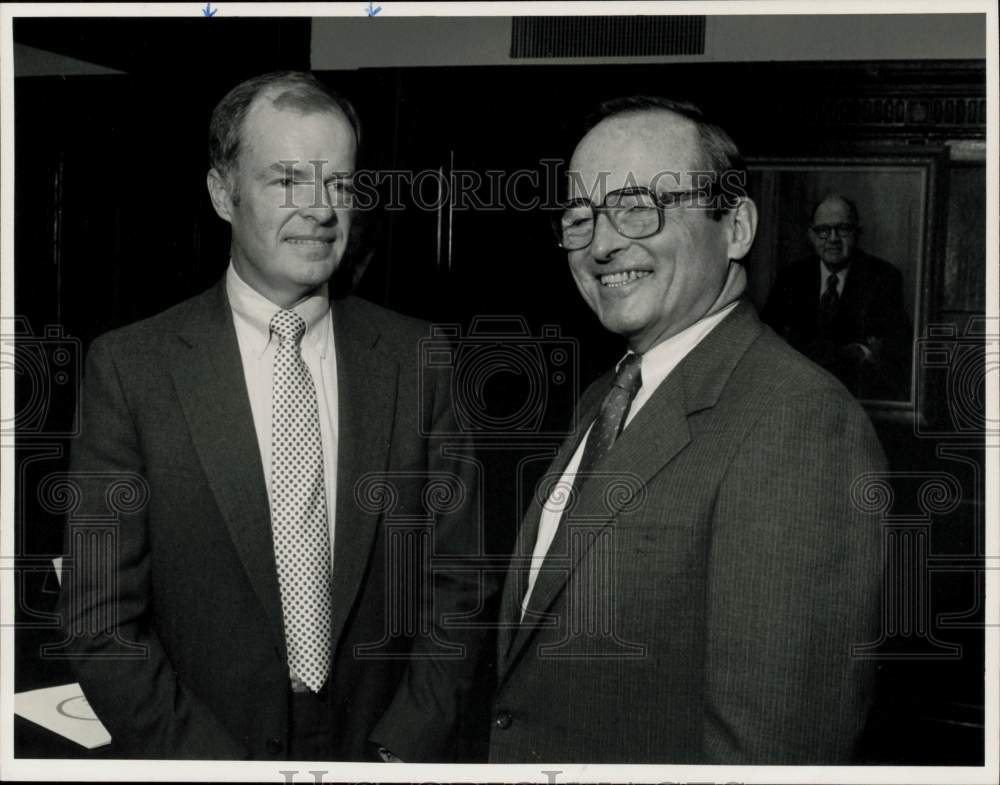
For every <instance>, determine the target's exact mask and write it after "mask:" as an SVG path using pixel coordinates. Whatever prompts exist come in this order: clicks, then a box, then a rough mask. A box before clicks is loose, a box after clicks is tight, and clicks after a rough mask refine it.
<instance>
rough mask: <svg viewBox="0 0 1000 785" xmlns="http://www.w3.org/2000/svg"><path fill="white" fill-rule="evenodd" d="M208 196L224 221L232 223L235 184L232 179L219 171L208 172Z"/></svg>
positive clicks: (210, 170) (211, 170)
mask: <svg viewBox="0 0 1000 785" xmlns="http://www.w3.org/2000/svg"><path fill="white" fill-rule="evenodd" d="M207 182H208V195H209V197H210V198H211V200H212V207H214V208H215V212H216V214H217V215H218V216H219V218H221V219H222V220H223V221H227V222H232V218H233V187H234V186H233V183H232V181H231V180H230V178H228V177H225V176H224V175H222V174H220V173H219V171H218V170H217V169H214V168H212V169H209V170H208V179H207Z"/></svg>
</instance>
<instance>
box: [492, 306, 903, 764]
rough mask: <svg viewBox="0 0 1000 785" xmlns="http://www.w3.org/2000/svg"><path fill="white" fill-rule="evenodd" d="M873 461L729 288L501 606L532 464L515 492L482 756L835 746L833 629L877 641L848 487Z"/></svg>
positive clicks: (586, 415)
mask: <svg viewBox="0 0 1000 785" xmlns="http://www.w3.org/2000/svg"><path fill="white" fill-rule="evenodd" d="M610 378H611V375H610V374H608V375H607V376H605V377H603V378H602V379H600V380H598V381H597V382H596V383H595V384H594V385H593V386H591V387H590V388H589V389H588V390H587V392H586V393H585V394H584V396H583V398H582V399H581V403H580V412H581V416H580V418H579V420H578V421H579V422H580V423H582V424H587V423H589V422H590V421H591V420H592V419H593V417H594V415H595V414H596V411H597V407H598V405H599V403H600V400H601V399H602V397H603V396H604V394H605V392H606V390H607V386H608V384H609V382H610ZM581 435H582V434H578V435H577V436H576V437H575V438H570V439H568V440H567V441H566V443H565V444H564V445H563V447H562V450H561V452H560V454H559V455H558V456H557V457H556V459H555V461H554V462H553V464H552V466H551V468H550V472H549V475H548V476H547V478H546V479H547V480H552V479H553V478H558V477H559V476H560V475H561V474H562V472H563V470H564V468H565V466H566V464H567V462H568V461H569V459H570V457H571V456H572V454H573V451H574V449H575V448H576V445H577V443H578V440H579V438H580V436H581ZM885 466H886V464H885V457H884V454H883V452H882V449H881V446H880V444H879V441H878V439H877V437H876V435H875V432H874V430H873V429H872V426H871V424H870V423H869V420H868V417H867V416H866V415H865V412H864V411H863V410H862V409H861V407H860V406H859V405H858V404H857V403H856V402H855V400H854V399H853V398H852V397H851V395H850V394H849V393H848V392H847V390H845V389H844V387H843V386H842V385H841V384H840V383H839V382H837V381H836V380H835V379H834V378H833V377H832V376H831V375H829V374H828V373H826V372H825V371H823V370H821V369H820V368H818V367H817V366H815V365H813V364H812V363H811V362H809V361H808V360H806V359H805V358H804V357H803V356H802V355H800V354H799V353H797V352H796V351H795V350H793V349H791V348H790V347H789V346H788V345H787V344H786V343H785V342H784V341H782V340H781V339H780V338H778V337H777V336H776V335H775V334H774V333H773V332H772V331H771V330H770V329H769V328H767V327H764V326H763V325H762V324H761V323H760V321H759V320H758V318H757V315H756V312H755V311H754V309H753V307H752V306H751V305H749V304H748V303H741V304H740V305H739V306H738V307H737V309H736V310H735V311H734V312H733V313H732V314H730V315H729V316H728V317H727V318H726V319H725V320H724V321H723V322H722V323H721V324H720V325H719V326H718V327H717V328H716V329H715V330H714V331H713V332H712V333H710V334H709V335H708V336H707V337H706V338H705V339H704V340H703V341H702V343H701V344H699V345H698V346H697V347H696V348H695V349H694V350H693V351H692V352H691V353H690V354H689V355H688V356H687V357H686V358H685V359H684V360H683V361H682V362H681V363H680V365H678V367H677V368H676V369H675V370H674V371H673V372H672V373H671V374H670V375H669V376H668V377H667V379H666V380H665V381H664V382H663V383H662V385H661V386H660V387H659V388H658V389H657V391H656V392H655V394H654V395H653V397H652V398H650V400H649V401H648V402H647V403H646V405H645V406H644V407H643V408H642V409H641V410H640V411H639V413H638V414H637V415H636V416H635V418H634V419H633V421H632V422H631V423H630V424H629V426H628V428H626V430H625V431H624V432H623V433H622V435H621V436H620V437H619V439H618V441H617V442H616V443H615V446H614V447H613V448H612V450H611V452H610V453H609V454H608V455H607V456H606V457H605V459H604V460H603V461H601V462H600V463H598V464H597V465H596V466H595V467H594V475H593V476H592V477H591V478H590V479H589V480H588V481H587V483H586V484H585V485H584V486H583V489H582V492H581V493H580V494H579V495H578V497H577V498H576V499H575V501H573V502H571V505H570V507H569V508H568V509H567V512H566V513H565V514H564V516H563V519H562V523H561V525H560V528H559V531H558V533H557V535H556V538H555V540H554V542H553V544H552V546H551V548H550V550H549V553H548V557H547V560H546V562H545V564H544V565H543V567H542V571H541V573H540V575H539V577H538V580H537V583H536V584H535V588H534V590H533V592H532V595H531V601H530V605H529V608H528V612H527V615H526V616H525V618H524V620H523V621H520V611H519V607H518V605H519V598H518V589H517V584H518V581H517V571H518V569H525V568H526V567H527V565H528V560H529V559H530V554H531V551H532V548H533V545H534V533H533V532H534V530H535V528H536V527H535V525H534V524H535V523H536V522H537V518H538V516H539V513H540V509H541V507H540V503H541V502H540V500H544V499H546V498H547V490H546V488H545V487H544V486H545V484H546V483H545V481H544V480H543V482H542V483H541V485H540V488H539V489H538V491H537V492H536V493H535V495H534V499H533V501H532V502H531V504H530V506H529V508H528V511H527V513H526V516H525V525H524V526H523V527H522V535H521V538H520V541H519V542H518V544H517V546H516V550H515V555H514V559H513V560H512V562H511V568H510V570H509V572H508V576H507V581H506V587H505V590H504V597H503V602H502V611H501V620H500V621H501V630H500V634H499V652H498V689H497V692H496V697H495V701H494V706H493V720H492V733H491V743H490V758H491V760H493V761H496V762H542V761H544V762H552V763H559V762H597V763H613V762H636V763H679V764H683V763H687V764H695V763H703V764H758V763H759V764H814V763H815V764H818V763H823V764H831V763H843V762H849V761H850V760H851V757H852V754H853V751H854V749H855V745H856V742H857V739H858V737H859V734H860V732H861V730H862V728H863V725H864V722H865V718H866V714H867V710H868V705H869V693H870V688H871V676H872V673H873V669H872V668H871V666H870V664H869V663H866V662H865V661H864V660H863V659H860V658H858V657H855V656H852V647H854V646H860V645H863V644H865V643H868V642H872V641H874V640H876V639H877V637H878V636H877V629H878V619H879V615H878V614H879V607H880V579H881V557H880V524H879V521H878V520H877V518H875V517H874V516H873V515H871V514H869V513H867V512H866V511H865V510H864V506H863V499H862V497H863V495H864V494H863V491H862V488H863V487H864V483H865V481H866V478H869V477H871V476H872V475H873V474H876V473H879V472H882V471H884V469H885Z"/></svg>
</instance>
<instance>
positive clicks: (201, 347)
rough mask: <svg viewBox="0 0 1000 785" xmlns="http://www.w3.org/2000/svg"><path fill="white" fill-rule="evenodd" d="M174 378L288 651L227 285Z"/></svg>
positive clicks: (193, 331) (202, 306)
mask: <svg viewBox="0 0 1000 785" xmlns="http://www.w3.org/2000/svg"><path fill="white" fill-rule="evenodd" d="M178 339H179V343H180V344H181V345H180V347H179V352H178V354H177V355H176V356H174V357H172V358H171V360H170V363H171V366H170V372H171V375H172V377H173V380H174V385H175V387H176V390H177V395H178V398H179V400H180V403H181V407H182V409H183V410H184V415H185V418H186V419H187V425H188V428H189V430H190V433H191V439H192V441H193V442H194V446H195V450H196V451H197V453H198V456H199V458H200V460H201V465H202V469H203V470H204V472H205V476H206V477H207V478H208V484H209V487H210V488H211V489H212V493H213V494H214V495H215V499H216V502H217V503H218V505H219V509H220V511H221V512H222V517H223V519H224V520H225V522H226V526H227V527H228V529H229V534H230V537H231V538H232V540H233V544H234V545H235V546H236V551H237V553H238V554H239V558H240V561H241V562H242V563H243V567H244V569H245V570H246V573H247V576H248V577H249V579H250V583H251V585H252V586H253V589H254V592H255V593H256V595H257V598H258V599H259V600H260V604H261V607H262V608H263V609H264V617H265V619H266V620H267V623H268V626H269V627H270V629H271V631H272V634H273V635H274V638H275V640H276V642H277V643H278V645H279V647H280V650H281V651H282V655H283V656H284V651H285V635H284V621H283V618H282V613H281V595H280V590H279V588H278V577H277V570H276V567H275V561H274V545H273V542H272V539H271V517H270V507H269V504H268V500H267V489H266V485H265V478H264V469H263V467H262V465H261V460H260V450H259V447H258V445H257V432H256V430H255V429H254V422H253V413H252V411H251V409H250V398H249V396H248V394H247V389H246V378H245V376H244V373H243V363H242V360H241V359H240V350H239V344H238V342H237V338H236V328H235V326H234V325H233V320H232V316H231V313H230V309H229V303H228V300H227V298H226V294H225V282H224V280H223V281H222V282H220V283H219V284H217V285H216V286H214V287H213V288H212V289H210V290H209V291H207V292H206V293H205V294H204V295H202V297H201V298H200V299H199V300H198V301H196V303H195V305H194V308H193V310H192V313H191V316H190V317H189V319H188V321H187V323H186V324H185V325H184V327H183V328H182V330H181V331H180V332H179V333H178Z"/></svg>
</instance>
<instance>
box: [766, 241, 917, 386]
mask: <svg viewBox="0 0 1000 785" xmlns="http://www.w3.org/2000/svg"><path fill="white" fill-rule="evenodd" d="M819 270H820V266H819V259H817V258H816V257H815V256H810V257H809V258H807V259H801V260H799V261H798V262H795V263H794V264H791V265H789V266H788V267H787V268H785V269H783V270H781V271H780V272H779V273H778V277H777V279H776V280H775V283H774V287H773V288H772V290H771V294H770V296H769V297H768V301H767V305H766V306H765V308H764V310H763V312H762V314H761V317H762V318H763V320H764V322H765V323H766V324H768V325H770V326H771V327H772V328H773V329H774V331H775V332H776V333H778V334H779V335H781V336H782V337H784V338H785V339H786V340H787V341H788V342H789V343H790V344H791V345H792V346H794V347H795V348H796V349H798V350H799V351H800V352H802V353H803V354H805V355H806V356H807V357H808V358H809V359H811V360H812V361H813V362H815V363H818V364H819V365H821V366H822V367H824V368H826V369H827V370H828V371H830V372H831V373H833V374H834V375H835V376H837V378H838V379H840V380H841V381H842V382H843V383H844V385H845V386H846V387H847V388H848V389H849V390H850V391H851V392H853V393H854V394H855V395H857V396H859V397H861V398H873V399H891V400H899V399H904V400H905V399H906V398H908V397H909V392H910V366H911V357H912V353H913V332H912V328H911V326H910V320H909V317H908V316H907V315H906V309H905V308H904V306H903V276H902V275H901V274H900V272H899V270H897V269H896V268H895V267H893V266H892V265H891V264H889V262H886V261H884V260H883V259H879V258H878V257H875V256H871V255H870V254H867V253H865V252H864V251H855V254H854V259H853V260H852V261H851V266H850V271H849V272H848V274H847V279H846V280H845V281H844V291H843V293H842V294H841V296H840V303H839V305H838V308H837V316H836V319H835V320H834V323H833V328H832V336H831V337H830V338H827V339H824V336H822V335H821V334H820V331H819V325H818V321H817V315H818V313H819V299H820V272H819ZM852 343H861V344H865V345H868V346H869V347H871V348H873V349H874V353H873V357H872V361H870V362H858V361H857V360H856V359H852V358H851V356H850V354H849V353H847V352H845V350H844V347H846V346H848V345H849V344H852Z"/></svg>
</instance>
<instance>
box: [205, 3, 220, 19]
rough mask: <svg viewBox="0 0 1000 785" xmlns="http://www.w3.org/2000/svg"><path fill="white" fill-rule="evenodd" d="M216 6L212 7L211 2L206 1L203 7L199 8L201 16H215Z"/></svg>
mask: <svg viewBox="0 0 1000 785" xmlns="http://www.w3.org/2000/svg"><path fill="white" fill-rule="evenodd" d="M218 10H219V9H218V8H212V4H211V3H208V5H206V6H205V7H204V8H202V9H201V13H202V16H215V14H216V12H217V11H218Z"/></svg>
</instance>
